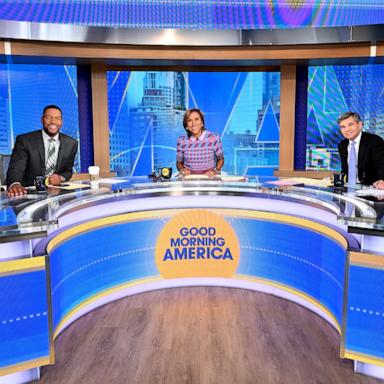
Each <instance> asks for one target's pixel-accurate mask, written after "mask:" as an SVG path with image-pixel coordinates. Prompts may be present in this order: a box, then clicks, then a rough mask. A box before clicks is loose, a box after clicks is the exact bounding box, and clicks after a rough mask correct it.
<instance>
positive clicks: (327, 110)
mask: <svg viewBox="0 0 384 384" xmlns="http://www.w3.org/2000/svg"><path fill="white" fill-rule="evenodd" d="M349 110H351V111H354V112H358V113H359V115H360V116H361V118H362V119H363V121H364V128H363V129H364V130H366V131H369V132H372V133H376V134H378V135H379V136H381V137H383V138H384V65H382V64H372V65H335V66H318V67H309V75H308V111H307V112H308V115H307V116H308V119H307V160H306V168H307V169H324V170H338V169H340V168H341V165H340V159H339V154H338V151H337V144H338V142H339V141H340V140H342V136H341V133H340V130H339V128H338V124H337V118H338V116H339V115H340V114H341V113H343V112H346V111H349Z"/></svg>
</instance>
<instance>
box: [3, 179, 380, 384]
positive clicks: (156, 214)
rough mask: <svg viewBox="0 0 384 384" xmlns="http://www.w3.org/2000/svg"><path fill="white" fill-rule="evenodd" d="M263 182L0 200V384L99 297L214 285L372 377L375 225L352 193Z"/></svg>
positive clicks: (23, 374)
mask: <svg viewBox="0 0 384 384" xmlns="http://www.w3.org/2000/svg"><path fill="white" fill-rule="evenodd" d="M271 181H272V180H271V179H268V178H253V179H249V180H248V181H246V182H223V181H220V180H194V181H182V180H181V181H180V180H179V181H177V180H172V181H167V182H149V180H148V179H147V178H145V177H143V178H140V177H138V178H130V179H116V184H114V183H113V184H111V183H109V184H107V185H104V184H103V182H102V181H101V182H100V184H99V188H96V189H90V188H85V189H78V190H73V191H61V190H58V189H54V190H51V191H50V192H47V193H44V192H43V193H37V192H33V191H32V192H31V193H29V194H28V195H26V196H25V197H22V198H13V199H8V198H7V197H6V195H5V194H4V193H3V194H2V196H1V204H2V209H1V211H0V215H1V217H0V223H1V230H0V242H1V243H0V251H1V252H0V255H1V256H0V302H1V306H0V329H1V330H0V375H1V376H0V383H2V382H6V383H7V384H9V383H12V382H14V383H20V382H27V381H30V380H34V379H36V378H38V377H39V367H41V366H43V365H47V364H53V363H54V340H55V338H56V337H57V336H58V335H59V334H60V333H61V332H62V331H63V330H64V329H65V328H66V327H67V326H69V325H70V324H71V323H72V322H74V321H75V320H76V319H78V318H79V317H80V316H82V315H83V314H85V313H87V312H89V311H92V310H93V309H95V308H97V307H99V306H101V305H103V304H105V303H107V302H111V301H113V300H117V299H119V298H122V297H125V296H128V295H132V294H135V293H138V292H145V291H150V290H155V289H163V288H169V287H179V286H203V285H204V286H225V287H239V288H245V289H251V290H256V291H261V292H266V293H269V294H272V295H276V296H279V297H282V298H285V299H287V300H291V301H293V302H296V303H299V304H300V305H303V306H305V307H306V308H308V309H310V310H311V311H313V312H315V313H316V314H318V315H319V316H321V317H323V318H324V319H325V320H326V321H327V322H329V324H331V326H332V327H334V328H335V329H337V331H338V332H339V333H340V335H341V337H340V357H341V358H348V359H352V360H354V368H355V370H356V371H357V372H360V373H365V374H367V375H372V376H376V377H381V378H384V332H383V330H384V237H383V235H384V220H383V218H382V217H380V216H382V213H380V212H381V211H382V209H381V204H382V203H380V202H376V203H373V202H371V201H367V200H362V199H360V198H356V197H354V194H353V193H343V194H340V193H334V191H332V189H326V188H315V187H306V186H305V185H303V186H285V187H282V186H276V185H274V184H271Z"/></svg>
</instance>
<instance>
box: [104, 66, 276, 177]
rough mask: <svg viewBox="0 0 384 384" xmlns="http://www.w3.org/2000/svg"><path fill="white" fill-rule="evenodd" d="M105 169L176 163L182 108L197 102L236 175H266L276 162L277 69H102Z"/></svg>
mask: <svg viewBox="0 0 384 384" xmlns="http://www.w3.org/2000/svg"><path fill="white" fill-rule="evenodd" d="M107 78H108V103H109V130H110V159H111V169H113V170H114V171H116V172H117V174H118V175H121V176H136V175H148V174H150V173H152V171H154V170H157V169H158V168H159V167H172V168H173V170H174V171H175V170H176V142H177V138H178V137H179V136H180V135H183V134H184V133H185V131H184V128H183V124H182V121H183V116H184V113H185V111H186V109H188V108H200V109H201V110H202V111H203V113H204V114H205V127H206V129H208V130H210V131H213V132H216V133H218V134H219V135H220V137H221V139H222V142H223V149H224V156H225V165H224V168H223V171H225V172H226V173H228V174H235V175H244V174H247V175H254V174H257V175H272V174H273V170H274V169H276V168H278V166H279V121H280V73H277V72H218V73H216V72H190V73H188V72H144V71H143V72H137V71H136V72H128V71H124V72H120V71H119V72H117V71H111V72H108V73H107Z"/></svg>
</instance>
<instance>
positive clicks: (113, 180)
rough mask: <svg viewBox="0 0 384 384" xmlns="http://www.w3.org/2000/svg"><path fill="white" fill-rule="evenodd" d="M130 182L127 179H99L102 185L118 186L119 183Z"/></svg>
mask: <svg viewBox="0 0 384 384" xmlns="http://www.w3.org/2000/svg"><path fill="white" fill-rule="evenodd" d="M127 181H128V180H126V179H112V178H109V179H108V178H106V179H99V180H98V182H99V183H102V184H117V183H126V182H127Z"/></svg>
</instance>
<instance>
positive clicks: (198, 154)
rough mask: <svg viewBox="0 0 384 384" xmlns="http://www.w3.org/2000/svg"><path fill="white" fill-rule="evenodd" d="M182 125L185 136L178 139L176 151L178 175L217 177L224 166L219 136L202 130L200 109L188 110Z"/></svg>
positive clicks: (202, 122)
mask: <svg viewBox="0 0 384 384" xmlns="http://www.w3.org/2000/svg"><path fill="white" fill-rule="evenodd" d="M183 125H184V129H185V130H186V132H187V135H183V136H180V137H179V138H178V140H177V149H176V161H177V163H176V165H177V169H178V170H179V172H180V174H181V175H182V176H185V175H190V174H198V175H207V176H209V177H214V176H216V175H218V174H219V173H220V172H221V168H222V167H223V165H224V153H223V147H222V144H221V140H220V137H219V135H218V134H216V133H213V132H210V131H207V130H206V129H205V128H204V115H203V113H202V112H201V111H200V109H188V110H187V111H186V112H185V114H184V119H183Z"/></svg>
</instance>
